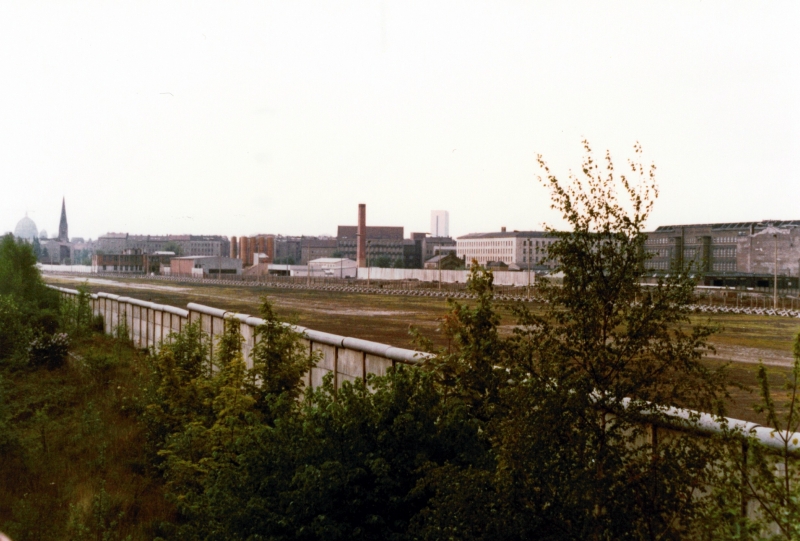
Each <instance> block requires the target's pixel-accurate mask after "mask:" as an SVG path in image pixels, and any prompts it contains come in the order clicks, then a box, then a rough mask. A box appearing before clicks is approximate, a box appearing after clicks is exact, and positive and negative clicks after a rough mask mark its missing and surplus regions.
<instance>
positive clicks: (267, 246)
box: [230, 235, 275, 267]
mask: <svg viewBox="0 0 800 541" xmlns="http://www.w3.org/2000/svg"><path fill="white" fill-rule="evenodd" d="M230 257H231V259H238V260H239V261H241V262H242V267H250V266H252V265H255V264H257V263H259V262H266V263H272V262H273V261H274V260H275V235H253V236H251V237H238V238H237V237H231V244H230Z"/></svg>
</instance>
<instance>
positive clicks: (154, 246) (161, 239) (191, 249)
mask: <svg viewBox="0 0 800 541" xmlns="http://www.w3.org/2000/svg"><path fill="white" fill-rule="evenodd" d="M96 249H97V250H98V251H100V252H102V253H104V254H123V253H126V252H129V251H131V250H139V251H140V252H141V253H143V254H152V253H154V252H163V251H174V252H175V253H178V254H181V255H185V256H191V255H209V256H227V255H228V253H229V252H230V241H229V240H228V237H223V236H220V235H131V234H128V233H106V234H105V235H102V236H100V237H99V238H98V239H97V245H96Z"/></svg>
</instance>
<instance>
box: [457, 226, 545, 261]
mask: <svg viewBox="0 0 800 541" xmlns="http://www.w3.org/2000/svg"><path fill="white" fill-rule="evenodd" d="M554 242H556V238H555V237H553V236H552V235H551V234H549V233H547V232H545V231H506V228H505V227H501V228H500V231H498V232H492V233H470V234H469V235H464V236H462V237H458V238H457V239H456V255H457V256H458V257H460V258H461V259H463V260H464V261H465V263H466V266H467V268H469V267H470V266H471V265H472V262H473V261H476V262H477V263H478V264H479V265H484V266H486V265H489V264H490V263H503V264H505V265H508V267H509V268H510V269H523V268H524V269H527V268H532V269H539V270H552V269H554V268H555V267H556V266H557V263H556V262H555V261H548V260H547V254H548V247H549V246H550V245H551V244H552V243H554Z"/></svg>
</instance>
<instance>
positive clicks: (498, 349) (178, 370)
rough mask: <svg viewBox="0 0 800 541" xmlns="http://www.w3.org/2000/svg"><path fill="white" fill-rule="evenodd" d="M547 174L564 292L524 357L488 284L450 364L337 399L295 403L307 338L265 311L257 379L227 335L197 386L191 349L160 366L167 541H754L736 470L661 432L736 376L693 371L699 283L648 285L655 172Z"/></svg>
mask: <svg viewBox="0 0 800 541" xmlns="http://www.w3.org/2000/svg"><path fill="white" fill-rule="evenodd" d="M587 151H588V148H587ZM637 151H638V150H637ZM542 166H543V167H544V168H545V171H546V173H547V181H548V182H549V183H550V185H551V188H552V192H553V194H554V196H553V201H554V206H555V207H556V208H558V209H559V210H561V211H562V212H563V213H564V216H565V218H566V219H567V220H568V221H569V222H570V223H571V225H572V226H573V231H572V232H570V233H569V234H561V233H556V232H554V233H553V234H555V235H557V236H558V242H557V243H556V244H555V245H554V247H553V250H552V252H551V256H552V257H555V258H557V261H558V262H559V263H560V265H561V270H562V271H563V272H564V279H563V287H554V286H550V285H547V284H545V285H544V287H543V290H544V294H545V295H546V298H547V300H548V301H549V302H548V303H547V305H546V306H547V307H548V308H547V309H546V311H545V312H544V313H539V314H533V313H530V312H528V311H527V310H525V309H524V308H522V307H511V308H509V309H511V310H512V311H513V312H514V314H516V316H517V319H518V322H519V325H518V326H517V328H516V329H515V331H514V333H513V335H512V336H510V337H507V336H503V335H501V333H500V332H499V329H498V326H499V321H500V318H499V312H498V310H502V309H505V308H504V307H497V306H495V305H494V303H493V300H492V297H493V295H492V287H493V286H492V275H491V273H490V272H488V271H483V270H481V269H479V268H474V269H473V273H472V275H471V280H470V286H469V287H470V288H471V290H472V291H473V292H474V293H476V294H477V300H476V301H475V302H474V303H470V304H468V305H464V304H459V303H456V302H452V303H450V311H449V313H448V314H447V316H446V317H445V319H444V321H443V325H442V329H443V331H444V332H445V333H446V334H447V336H448V338H449V343H450V348H449V349H448V351H441V352H438V353H439V354H438V355H437V356H436V357H435V358H434V359H432V360H431V361H429V362H428V363H426V365H425V366H423V367H417V368H414V367H401V368H398V369H396V370H390V371H389V373H388V374H387V375H386V376H383V377H372V378H370V379H368V381H366V382H362V381H355V382H344V383H343V385H342V387H341V388H340V389H334V388H333V384H332V381H331V380H330V379H329V380H327V382H326V384H325V385H323V386H322V387H320V388H316V389H313V390H310V389H303V387H302V383H301V378H300V375H301V374H302V372H303V371H304V370H306V369H307V368H308V366H309V365H310V364H309V363H310V362H312V361H313V360H312V359H308V358H303V357H302V355H301V356H300V357H298V354H297V352H298V351H299V350H298V349H297V345H296V344H297V341H298V339H299V337H298V336H296V335H292V334H291V333H290V331H285V330H282V329H285V327H281V326H280V325H279V323H278V322H276V321H275V319H274V315H273V314H272V313H271V311H270V309H269V305H268V304H265V311H264V314H262V315H263V316H264V317H265V319H266V320H267V322H268V325H267V326H266V327H265V328H264V329H262V330H261V331H260V332H262V333H263V334H264V337H265V340H264V341H263V342H262V343H265V344H267V346H266V349H262V350H260V351H256V353H255V356H254V361H255V363H256V366H257V367H262V371H261V372H258V374H257V375H256V373H255V372H254V371H250V370H247V369H245V368H244V366H243V363H242V360H241V356H240V353H239V347H238V344H239V342H238V341H239V337H238V333H237V330H236V327H235V326H234V325H232V324H231V325H229V326H228V328H227V329H226V334H225V337H224V338H223V340H222V342H221V354H220V355H219V356H218V357H217V360H216V361H215V362H216V365H212V364H207V365H203V362H204V361H203V360H202V359H207V356H206V355H205V352H203V351H201V350H202V344H203V338H202V336H199V335H197V331H196V330H194V331H193V330H189V331H188V332H189V335H191V333H195V336H194V337H190V336H189V335H187V337H186V338H178V339H177V340H176V341H175V349H174V351H172V350H171V349H170V348H165V350H164V353H163V354H162V355H159V357H158V358H157V361H156V362H157V365H156V366H155V367H154V373H155V374H157V375H158V376H157V378H156V379H155V380H154V381H153V383H152V384H151V389H152V392H151V395H150V396H151V397H152V401H151V405H150V406H148V412H149V413H148V414H149V415H150V426H151V431H150V433H151V435H152V440H151V442H152V445H153V449H154V450H155V453H154V454H153V457H154V461H155V463H157V464H159V468H161V471H162V472H163V475H164V477H165V479H167V483H168V490H169V495H170V498H171V499H172V501H173V502H174V503H175V505H176V506H177V507H178V509H179V511H180V513H181V517H182V520H181V523H180V524H178V525H176V528H175V529H174V531H172V532H171V534H170V535H171V537H174V538H176V539H267V538H269V539H442V538H452V539H509V540H511V539H529V538H537V539H675V538H715V537H719V536H721V535H724V536H730V535H729V534H735V535H740V534H744V533H746V532H748V531H750V532H753V531H755V529H754V528H755V526H754V525H752V524H751V523H750V522H748V521H747V520H745V519H744V518H743V517H742V516H741V513H739V512H738V509H739V506H740V500H741V498H740V497H739V498H737V496H741V491H740V490H738V489H740V488H741V487H740V486H738V485H736V484H735V483H730V482H729V481H730V480H731V479H732V478H733V477H734V476H735V473H736V472H731V471H728V470H726V468H724V467H718V466H719V465H721V464H723V465H724V464H729V463H730V464H735V462H733V461H732V460H730V459H731V457H732V456H735V454H734V455H732V454H730V453H731V452H733V453H735V452H736V450H735V449H734V450H733V451H732V450H731V449H730V448H729V446H727V445H725V444H724V443H723V442H715V441H714V440H708V439H702V438H698V437H696V436H695V435H688V434H682V433H680V432H672V433H670V434H669V437H664V436H666V435H667V433H666V432H664V431H663V429H661V430H659V429H652V428H651V427H653V426H657V423H658V421H659V420H661V419H660V418H661V417H662V416H663V413H662V411H661V409H659V408H658V407H657V406H656V405H657V404H676V403H678V404H680V405H683V406H686V407H692V408H697V409H702V410H708V409H713V410H715V411H721V404H722V399H723V398H724V397H725V378H724V372H722V371H717V372H715V371H710V370H709V369H707V368H706V366H705V365H703V364H702V363H701V362H700V358H701V356H702V355H703V353H704V352H705V351H707V346H706V338H707V336H708V335H709V334H710V332H711V329H709V328H707V327H704V326H692V325H691V324H690V322H689V319H688V311H687V309H686V305H687V304H689V303H690V302H691V300H692V291H693V285H694V284H693V282H692V280H691V279H690V277H689V275H688V272H679V273H676V274H675V275H673V276H672V277H671V278H669V279H667V280H665V281H663V282H661V283H659V284H658V285H657V286H656V287H654V288H650V289H648V290H647V291H645V290H643V288H642V287H641V286H640V285H639V278H640V277H641V273H642V269H643V268H644V265H643V263H644V260H645V258H646V252H645V251H644V250H643V242H644V239H643V235H642V227H643V224H644V222H645V220H646V218H647V216H648V214H649V211H650V208H651V203H652V197H653V196H654V195H655V192H654V186H653V184H652V181H653V177H652V171H651V172H650V173H647V172H646V171H645V170H644V168H643V167H642V166H641V165H640V164H631V168H632V170H633V172H634V173H635V176H639V182H638V183H636V182H633V181H629V180H628V179H627V178H625V177H623V178H621V179H620V180H619V182H617V180H616V179H615V178H614V176H613V175H614V173H613V165H612V164H611V161H610V159H607V162H606V167H605V170H604V173H602V174H601V171H600V168H599V167H598V166H597V165H596V164H595V163H594V161H593V158H592V157H591V153H590V152H589V153H588V156H587V158H586V161H585V162H584V164H583V166H582V171H583V178H582V179H577V178H575V179H573V180H572V183H571V185H570V186H567V187H564V186H562V185H561V184H560V183H559V181H558V180H557V179H556V178H555V176H553V175H550V174H549V172H548V171H547V169H546V165H545V164H544V163H542ZM620 186H621V191H622V194H623V195H624V196H625V197H626V198H627V199H626V201H625V205H627V206H628V209H627V210H626V208H623V203H621V202H619V201H618V199H617V195H616V192H615V187H616V188H619V187H620ZM270 332H278V333H279V334H278V335H277V336H274V337H271V336H270V335H269V333H270ZM184 339H188V340H189V342H190V343H191V344H194V345H191V346H187V345H186V344H184V343H183V342H182V340H184ZM181 352H183V353H181ZM191 352H195V353H191ZM267 352H269V354H267ZM293 352H294V353H293ZM193 355H194V357H193ZM191 359H195V360H191ZM211 362H212V361H210V360H209V361H208V363H211ZM203 366H205V368H203ZM267 366H269V369H268V370H263V368H264V367H267ZM275 381H280V382H282V383H281V384H280V385H276V384H275V383H274V382H275ZM262 382H263V386H262V385H261V383H262ZM264 389H267V390H268V392H264ZM643 420H647V421H648V423H644V422H643ZM653 422H655V423H653ZM712 466H713V467H712ZM726 476H727V477H726ZM731 487H733V489H736V490H738V492H736V490H733V491H732V490H731ZM712 489H713V490H712Z"/></svg>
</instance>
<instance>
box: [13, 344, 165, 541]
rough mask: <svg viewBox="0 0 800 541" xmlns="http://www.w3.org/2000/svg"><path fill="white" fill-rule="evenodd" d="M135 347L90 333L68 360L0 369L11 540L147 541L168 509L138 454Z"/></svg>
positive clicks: (138, 369) (137, 360)
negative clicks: (50, 365) (59, 364)
mask: <svg viewBox="0 0 800 541" xmlns="http://www.w3.org/2000/svg"><path fill="white" fill-rule="evenodd" d="M142 355H143V353H141V352H137V351H135V350H133V349H132V348H129V347H118V345H117V344H115V343H114V341H113V340H112V339H111V338H109V337H105V336H101V335H94V336H91V337H89V338H87V339H86V340H84V341H82V342H80V343H78V344H75V345H73V347H72V348H71V351H70V355H69V358H68V362H67V363H66V364H65V365H64V366H62V367H60V368H56V369H53V370H48V369H45V368H39V369H21V370H19V369H18V370H10V369H7V368H5V369H3V370H2V371H0V374H1V375H0V377H2V389H3V390H2V395H1V397H2V400H1V401H0V407H2V410H3V411H2V414H3V415H4V416H5V417H6V420H7V422H8V425H7V426H8V427H9V429H8V430H7V431H6V434H5V437H4V439H3V441H2V442H0V454H1V456H2V460H0V486H2V487H3V490H0V531H4V532H5V533H7V534H9V535H11V536H12V538H13V539H14V540H15V541H26V540H41V539H53V540H59V539H65V540H66V539H104V540H115V539H130V540H132V541H133V540H138V539H142V540H143V539H152V538H153V537H155V536H156V535H158V533H159V531H158V530H159V524H160V523H161V522H162V521H165V520H172V519H173V517H174V510H173V509H172V508H171V506H170V505H168V504H167V503H166V502H165V501H164V498H163V496H162V486H161V481H159V480H157V478H156V477H153V476H151V475H150V473H149V472H148V470H147V467H146V463H145V458H144V433H143V426H142V424H141V423H140V422H139V421H138V420H137V415H136V408H137V407H138V406H137V404H138V398H137V397H138V396H139V393H140V382H141V377H142V373H141V370H142V369H143V367H144V366H145V364H144V363H143V362H142V361H141V356H142Z"/></svg>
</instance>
